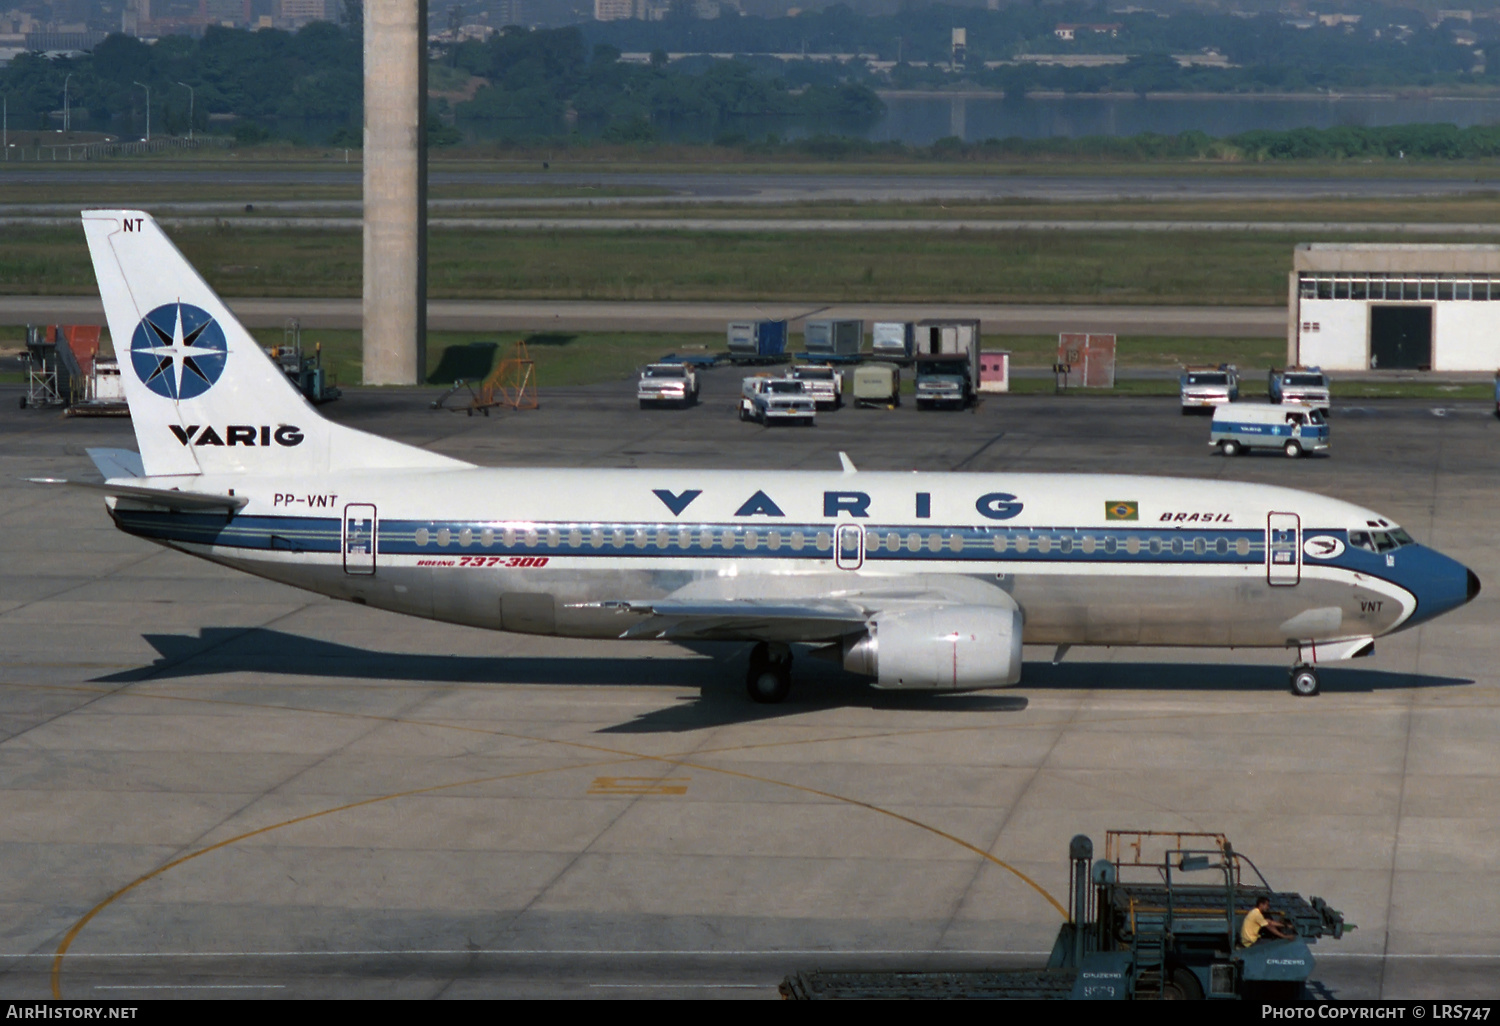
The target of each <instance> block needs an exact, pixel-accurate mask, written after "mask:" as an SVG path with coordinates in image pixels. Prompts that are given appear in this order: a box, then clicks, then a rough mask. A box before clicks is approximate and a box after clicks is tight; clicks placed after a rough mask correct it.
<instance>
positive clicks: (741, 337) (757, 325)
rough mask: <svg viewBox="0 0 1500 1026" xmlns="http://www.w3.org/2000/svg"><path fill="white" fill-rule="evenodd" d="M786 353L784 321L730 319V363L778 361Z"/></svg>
mask: <svg viewBox="0 0 1500 1026" xmlns="http://www.w3.org/2000/svg"><path fill="white" fill-rule="evenodd" d="M785 355H786V321H732V322H731V323H730V325H729V360H730V362H731V363H778V362H780V361H781V360H782V359H783V358H784V357H785Z"/></svg>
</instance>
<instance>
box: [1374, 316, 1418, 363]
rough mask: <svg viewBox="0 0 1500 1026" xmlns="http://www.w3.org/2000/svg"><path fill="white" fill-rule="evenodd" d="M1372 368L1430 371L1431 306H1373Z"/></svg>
mask: <svg viewBox="0 0 1500 1026" xmlns="http://www.w3.org/2000/svg"><path fill="white" fill-rule="evenodd" d="M1370 367H1371V368H1372V369H1377V370H1429V369H1430V368H1431V367H1432V307H1430V306H1380V305H1373V306H1371V307H1370Z"/></svg>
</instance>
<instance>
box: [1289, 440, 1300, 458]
mask: <svg viewBox="0 0 1500 1026" xmlns="http://www.w3.org/2000/svg"><path fill="white" fill-rule="evenodd" d="M1286 454H1287V455H1288V456H1290V457H1291V458H1292V459H1296V458H1297V457H1298V456H1301V455H1302V443H1301V442H1299V441H1297V440H1296V439H1295V438H1293V439H1292V440H1291V441H1290V442H1287V443H1286Z"/></svg>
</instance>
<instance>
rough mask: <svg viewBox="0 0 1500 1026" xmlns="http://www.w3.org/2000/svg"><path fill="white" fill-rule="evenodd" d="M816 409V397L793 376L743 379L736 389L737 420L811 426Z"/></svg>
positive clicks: (814, 418)
mask: <svg viewBox="0 0 1500 1026" xmlns="http://www.w3.org/2000/svg"><path fill="white" fill-rule="evenodd" d="M817 412H818V404H817V400H815V399H814V398H813V397H812V395H811V394H810V393H809V392H808V391H807V385H806V383H805V382H801V381H797V380H796V379H795V378H763V377H758V378H746V379H745V381H744V384H743V385H742V386H741V388H740V420H753V421H755V422H757V423H759V424H806V425H808V426H809V427H811V426H812V425H813V424H814V423H815V421H816V417H817Z"/></svg>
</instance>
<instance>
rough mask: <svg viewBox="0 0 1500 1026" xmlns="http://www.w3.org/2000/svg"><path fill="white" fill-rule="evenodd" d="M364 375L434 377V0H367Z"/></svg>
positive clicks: (381, 379) (378, 381)
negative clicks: (430, 370) (430, 354)
mask: <svg viewBox="0 0 1500 1026" xmlns="http://www.w3.org/2000/svg"><path fill="white" fill-rule="evenodd" d="M364 20H365V167H364V196H365V238H364V243H365V246H364V250H365V252H364V258H365V274H364V285H365V290H364V383H365V384H367V385H414V384H417V383H419V382H420V381H422V379H423V378H425V377H426V376H427V366H426V364H427V4H426V2H425V0H368V2H366V3H365V5H364Z"/></svg>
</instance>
